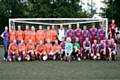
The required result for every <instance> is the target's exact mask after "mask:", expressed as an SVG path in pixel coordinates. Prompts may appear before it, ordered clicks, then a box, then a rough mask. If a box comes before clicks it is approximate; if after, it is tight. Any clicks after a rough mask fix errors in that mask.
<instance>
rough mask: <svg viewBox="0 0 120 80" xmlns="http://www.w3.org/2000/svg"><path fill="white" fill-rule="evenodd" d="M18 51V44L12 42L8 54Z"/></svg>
mask: <svg viewBox="0 0 120 80" xmlns="http://www.w3.org/2000/svg"><path fill="white" fill-rule="evenodd" d="M17 51H18V46H17V44H15V43H10V45H9V48H8V54H11V53H12V52H17Z"/></svg>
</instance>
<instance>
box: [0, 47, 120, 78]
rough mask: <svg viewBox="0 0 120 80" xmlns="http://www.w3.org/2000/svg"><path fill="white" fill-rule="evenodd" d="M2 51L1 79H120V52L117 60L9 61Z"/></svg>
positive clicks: (0, 61)
mask: <svg viewBox="0 0 120 80" xmlns="http://www.w3.org/2000/svg"><path fill="white" fill-rule="evenodd" d="M119 51H120V50H119ZM119 51H118V52H119ZM0 52H1V55H0V56H1V57H0V58H1V59H0V80H120V54H119V53H118V55H117V61H92V60H82V61H81V62H76V61H72V62H70V63H68V62H64V61H62V62H61V61H55V62H54V61H47V62H43V61H42V62H40V61H31V62H11V63H8V62H5V61H3V60H2V55H3V49H0Z"/></svg>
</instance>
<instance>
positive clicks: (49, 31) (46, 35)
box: [45, 26, 52, 42]
mask: <svg viewBox="0 0 120 80" xmlns="http://www.w3.org/2000/svg"><path fill="white" fill-rule="evenodd" d="M48 39H49V40H50V42H51V40H52V34H51V30H50V26H47V31H46V32H45V40H46V41H47V40H48Z"/></svg>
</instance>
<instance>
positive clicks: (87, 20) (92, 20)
mask: <svg viewBox="0 0 120 80" xmlns="http://www.w3.org/2000/svg"><path fill="white" fill-rule="evenodd" d="M46 20H47V21H75V22H62V23H58V22H57V23H47V22H42V21H46ZM35 21H37V22H35ZM16 22H17V23H27V24H40V25H72V24H84V23H95V22H104V23H105V25H104V26H105V31H106V37H108V19H107V18H100V19H96V18H12V19H9V29H11V27H12V24H13V23H16Z"/></svg>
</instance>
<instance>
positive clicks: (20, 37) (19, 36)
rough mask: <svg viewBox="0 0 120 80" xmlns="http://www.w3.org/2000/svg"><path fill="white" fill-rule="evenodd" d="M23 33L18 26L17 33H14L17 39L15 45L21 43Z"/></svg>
mask: <svg viewBox="0 0 120 80" xmlns="http://www.w3.org/2000/svg"><path fill="white" fill-rule="evenodd" d="M23 37H24V34H23V31H22V30H21V26H20V25H19V26H18V31H17V32H16V39H17V44H19V43H20V42H21V41H23Z"/></svg>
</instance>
